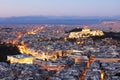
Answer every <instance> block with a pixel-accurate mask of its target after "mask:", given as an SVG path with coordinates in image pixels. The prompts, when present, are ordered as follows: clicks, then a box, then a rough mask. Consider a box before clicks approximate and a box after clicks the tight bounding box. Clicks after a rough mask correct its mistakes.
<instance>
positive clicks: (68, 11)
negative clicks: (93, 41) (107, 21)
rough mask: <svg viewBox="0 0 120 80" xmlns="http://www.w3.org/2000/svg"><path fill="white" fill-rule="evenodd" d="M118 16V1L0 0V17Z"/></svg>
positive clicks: (119, 12) (119, 10)
mask: <svg viewBox="0 0 120 80" xmlns="http://www.w3.org/2000/svg"><path fill="white" fill-rule="evenodd" d="M118 15H120V0H0V17H12V16H118Z"/></svg>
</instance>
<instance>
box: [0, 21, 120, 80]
mask: <svg viewBox="0 0 120 80" xmlns="http://www.w3.org/2000/svg"><path fill="white" fill-rule="evenodd" d="M119 24H120V22H119V21H108V22H103V23H101V24H92V25H48V24H46V25H45V24H44V25H40V24H14V25H10V24H3V25H0V79H1V80H120V29H119V28H118V27H119Z"/></svg>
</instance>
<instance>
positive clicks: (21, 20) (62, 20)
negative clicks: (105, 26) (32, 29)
mask: <svg viewBox="0 0 120 80" xmlns="http://www.w3.org/2000/svg"><path fill="white" fill-rule="evenodd" d="M114 20H116V21H117V20H120V16H114V17H99V16H85V17H81V16H19V17H7V18H0V24H98V23H101V22H103V21H114Z"/></svg>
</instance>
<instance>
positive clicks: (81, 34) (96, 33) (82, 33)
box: [69, 26, 104, 38]
mask: <svg viewBox="0 0 120 80" xmlns="http://www.w3.org/2000/svg"><path fill="white" fill-rule="evenodd" d="M103 35H104V33H103V31H101V30H90V29H89V28H88V27H87V26H85V27H83V29H82V31H79V32H70V34H69V38H81V37H91V36H103Z"/></svg>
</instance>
